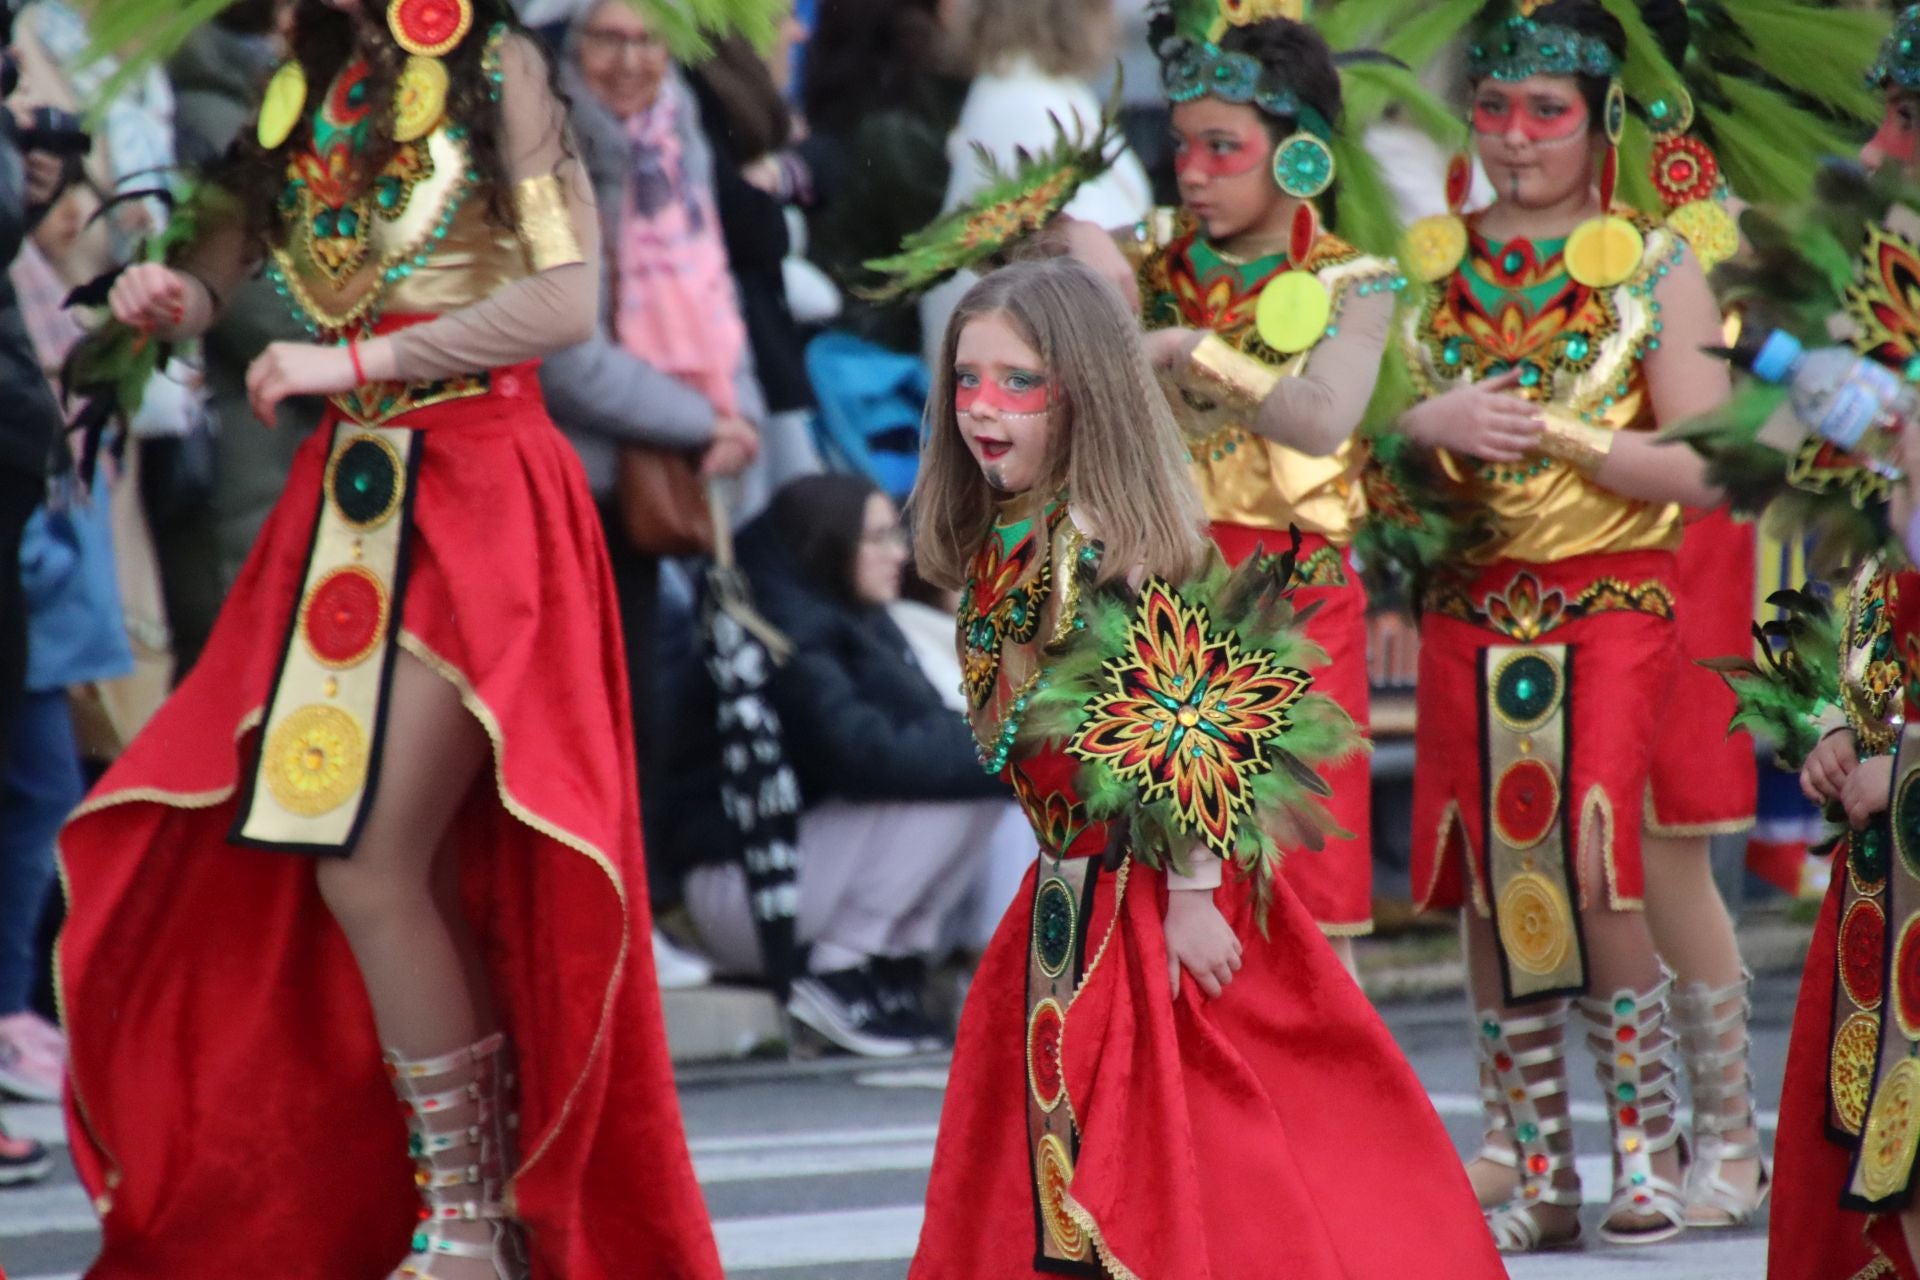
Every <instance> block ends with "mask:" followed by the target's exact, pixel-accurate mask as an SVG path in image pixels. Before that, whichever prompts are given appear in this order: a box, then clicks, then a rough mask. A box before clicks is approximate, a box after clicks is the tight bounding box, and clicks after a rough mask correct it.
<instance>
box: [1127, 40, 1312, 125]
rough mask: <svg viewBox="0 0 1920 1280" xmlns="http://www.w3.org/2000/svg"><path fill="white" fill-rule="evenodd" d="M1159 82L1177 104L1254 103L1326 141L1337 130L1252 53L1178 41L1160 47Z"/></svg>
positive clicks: (1205, 42)
mask: <svg viewBox="0 0 1920 1280" xmlns="http://www.w3.org/2000/svg"><path fill="white" fill-rule="evenodd" d="M1160 80H1161V84H1162V85H1163V86H1164V87H1165V88H1166V91H1167V97H1168V98H1169V99H1171V100H1172V101H1174V102H1192V101H1194V100H1195V99H1196V98H1204V97H1207V96H1208V95H1211V96H1213V97H1216V98H1219V99H1220V100H1221V101H1222V102H1235V103H1249V102H1250V103H1252V104H1253V105H1254V106H1256V107H1258V108H1259V109H1260V110H1262V111H1264V112H1266V113H1267V114H1268V115H1270V116H1283V117H1285V118H1286V119H1289V120H1297V121H1299V123H1300V127H1301V128H1303V129H1305V130H1306V131H1307V132H1308V133H1311V134H1313V135H1314V136H1315V137H1317V138H1319V139H1320V140H1321V141H1323V142H1331V141H1332V140H1333V125H1332V124H1331V123H1330V122H1329V121H1328V120H1327V118H1326V117H1325V116H1323V115H1321V114H1320V112H1319V110H1318V109H1316V108H1315V107H1313V106H1311V105H1309V104H1308V103H1306V102H1303V101H1301V99H1300V95H1299V94H1297V93H1295V92H1294V91H1293V90H1291V89H1288V88H1284V87H1280V86H1277V85H1275V84H1274V83H1273V82H1272V77H1270V76H1269V75H1268V74H1267V69H1266V68H1265V67H1263V66H1261V65H1260V60H1259V59H1258V58H1255V57H1254V56H1253V55H1252V54H1247V53H1240V52H1238V51H1235V52H1228V51H1227V50H1225V49H1222V48H1221V47H1220V46H1219V45H1217V44H1214V43H1213V42H1212V41H1210V40H1192V39H1188V38H1187V37H1185V36H1176V37H1175V38H1173V39H1172V40H1169V41H1167V42H1166V43H1165V44H1163V45H1162V46H1161V48H1160ZM1263 81H1265V83H1262V82H1263Z"/></svg>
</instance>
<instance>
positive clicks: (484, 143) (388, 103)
mask: <svg viewBox="0 0 1920 1280" xmlns="http://www.w3.org/2000/svg"><path fill="white" fill-rule="evenodd" d="M362 3H363V4H368V5H377V0H362ZM469 3H471V4H472V6H473V11H474V12H473V25H472V27H471V28H470V29H469V30H468V32H467V34H466V36H465V37H464V38H463V39H462V40H461V41H460V43H459V44H458V45H457V46H455V47H454V48H453V49H452V50H451V51H449V52H448V53H447V54H446V55H445V56H444V57H443V58H442V61H443V62H444V63H445V64H446V68H447V72H448V78H449V80H450V82H451V83H450V86H449V91H448V97H447V118H448V119H450V120H456V121H458V122H459V123H460V124H461V125H462V126H463V127H464V128H465V130H466V143H467V151H468V163H469V165H470V166H471V168H472V169H473V171H474V173H476V174H477V175H478V176H479V187H480V192H481V195H482V198H484V199H485V200H486V202H487V206H486V208H487V216H488V219H489V220H490V221H491V222H493V223H494V224H495V225H498V226H502V227H511V226H513V225H514V217H513V202H512V191H513V181H512V179H511V177H510V176H509V174H508V172H507V167H506V158H505V155H504V154H503V152H504V148H503V142H502V138H501V117H500V110H499V107H498V106H497V105H495V103H494V101H493V92H494V90H493V84H492V81H491V79H490V78H489V75H488V72H487V68H486V67H485V66H484V65H483V62H484V60H485V56H486V48H487V42H488V36H489V34H490V33H491V32H492V31H494V29H495V28H496V27H498V26H500V25H501V24H505V25H506V27H507V29H508V31H509V32H518V33H520V34H521V35H522V36H524V38H526V39H527V40H528V41H529V42H531V43H532V44H533V46H534V47H535V48H536V49H539V51H540V56H541V59H542V61H543V63H544V64H545V66H546V69H547V83H548V87H549V89H550V91H551V92H552V93H553V95H554V97H555V99H556V101H557V102H558V103H559V104H560V108H559V109H560V110H564V109H565V104H566V97H565V95H564V94H563V93H561V91H560V84H559V76H558V68H557V66H556V65H555V64H554V60H553V59H552V58H551V57H550V56H548V54H547V52H546V50H545V48H544V47H543V46H541V45H540V43H539V40H538V38H537V37H535V36H533V35H532V33H531V32H529V31H528V30H527V28H526V27H525V26H523V25H522V24H521V23H520V21H519V19H518V18H516V17H515V16H514V12H513V9H512V7H511V5H509V4H508V3H507V0H469ZM383 8H384V6H377V7H376V8H375V9H374V12H375V14H378V13H379V12H380V11H381V10H382V9H383ZM370 25H372V27H373V29H375V30H377V31H378V32H379V33H380V35H379V37H378V38H376V39H374V40H372V41H370V42H368V44H367V46H366V47H364V48H358V47H357V45H356V40H355V32H354V26H355V18H354V16H353V15H352V14H349V13H345V12H342V11H341V10H339V9H335V8H332V7H330V6H328V5H326V4H323V3H321V0H298V8H297V9H296V11H295V14H294V20H293V32H292V36H291V38H290V41H289V43H290V44H291V46H292V54H293V58H294V59H295V60H296V61H298V62H299V64H300V67H301V70H303V71H304V72H306V77H307V110H306V111H305V112H303V114H302V118H301V120H300V122H299V123H298V124H297V125H296V126H295V127H294V130H293V132H292V133H291V134H290V135H289V136H288V137H287V139H286V140H285V141H284V142H282V143H281V144H280V145H279V146H277V147H273V148H267V147H262V146H261V145H260V142H259V139H258V138H257V137H256V136H255V134H254V131H253V130H252V129H250V128H249V129H243V130H241V132H240V134H239V136H238V137H236V138H235V139H234V141H233V145H232V146H230V147H229V148H228V149H227V152H226V154H225V156H223V157H222V158H221V160H220V161H219V162H218V163H217V164H216V165H215V167H214V170H213V172H212V174H211V175H210V178H211V180H212V181H213V182H214V183H215V184H216V185H217V186H219V187H221V188H222V189H224V190H225V191H227V192H229V193H231V194H232V195H234V196H235V197H237V202H238V205H239V208H240V210H241V211H242V213H243V214H244V216H245V218H246V224H245V230H246V235H247V240H248V242H249V244H251V245H253V246H254V247H256V248H265V247H267V246H271V245H277V244H280V243H282V242H283V241H284V239H285V236H286V233H287V227H286V224H285V220H284V219H283V218H281V217H280V215H279V209H280V197H281V194H282V192H283V191H284V189H285V187H286V181H287V164H288V157H289V156H291V155H292V154H294V153H295V151H296V149H297V148H300V147H303V146H306V145H308V144H309V143H310V142H311V139H312V135H313V122H312V113H313V107H314V106H315V105H316V104H317V103H318V102H319V97H318V95H320V94H324V93H326V92H327V91H328V88H329V87H330V86H331V85H332V84H333V82H334V78H335V77H336V76H338V75H339V74H340V71H341V69H342V68H344V67H345V66H347V64H348V63H349V62H350V61H351V60H352V59H353V58H354V57H355V55H356V52H357V53H358V54H359V55H360V56H363V57H364V58H365V59H366V62H367V79H366V92H367V111H368V123H369V137H368V146H367V149H366V151H364V152H363V153H362V154H361V156H360V167H361V172H360V173H359V174H358V175H356V176H357V178H358V179H359V180H360V181H363V182H370V181H371V180H372V179H373V177H374V175H376V174H378V173H379V172H380V171H381V170H382V169H384V168H385V167H386V165H387V162H388V161H389V160H391V159H392V158H393V154H394V150H395V148H396V146H397V145H398V144H396V143H395V142H394V139H393V94H394V88H395V86H396V85H397V84H398V82H399V79H400V71H401V69H402V68H403V67H405V65H406V62H407V53H406V51H405V50H404V49H402V48H401V47H400V46H399V45H398V44H395V43H394V41H393V39H392V38H391V36H389V35H387V33H386V24H385V22H384V21H382V20H380V19H379V18H378V17H376V18H375V20H374V23H373V24H370ZM565 145H568V144H566V143H565V142H564V140H563V146H565ZM569 154H571V152H570V151H569Z"/></svg>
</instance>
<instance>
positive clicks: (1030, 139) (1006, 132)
mask: <svg viewBox="0 0 1920 1280" xmlns="http://www.w3.org/2000/svg"><path fill="white" fill-rule="evenodd" d="M1118 31H1119V26H1118V22H1117V21H1116V19H1115V16H1114V0H972V4H971V5H970V6H969V7H968V9H967V11H966V16H965V17H964V18H963V19H962V20H961V24H960V30H959V32H958V36H959V39H958V41H957V43H958V45H959V47H960V51H961V54H962V56H963V57H964V59H965V61H966V65H967V67H968V69H969V70H971V71H972V73H973V84H972V87H971V88H969V89H968V90H967V100H966V104H965V105H964V106H962V107H961V109H960V120H959V122H958V123H957V124H955V125H954V127H953V133H952V134H950V135H949V136H948V138H947V161H948V163H949V164H950V165H951V166H952V174H951V176H950V177H949V178H948V179H947V195H946V202H945V203H944V204H943V205H942V206H941V208H942V209H943V210H951V209H957V208H959V207H960V206H961V205H963V204H965V203H967V201H969V200H972V199H973V198H974V197H975V196H977V195H978V194H979V193H980V192H981V191H982V190H983V189H984V188H985V187H986V185H987V175H986V173H985V172H984V171H983V170H982V167H981V164H980V161H979V157H978V155H977V152H978V151H979V150H981V149H984V150H985V151H986V153H987V154H988V155H990V156H992V157H993V158H994V160H995V161H997V162H998V163H999V164H1000V165H1002V166H1003V167H1005V168H1009V169H1011V168H1012V167H1013V165H1014V163H1015V161H1016V160H1017V158H1018V153H1019V152H1021V151H1023V150H1024V151H1026V152H1028V153H1030V154H1036V155H1037V154H1040V153H1043V152H1045V151H1046V150H1047V149H1048V148H1049V147H1051V146H1053V145H1054V142H1055V140H1056V139H1057V138H1058V137H1059V133H1058V130H1057V129H1056V128H1055V123H1054V122H1055V121H1058V122H1059V128H1064V129H1066V130H1067V131H1068V133H1069V134H1071V133H1073V132H1075V131H1076V130H1079V131H1084V133H1085V135H1086V136H1087V137H1092V136H1093V134H1094V132H1095V131H1097V130H1098V129H1099V128H1100V116H1101V110H1102V108H1101V97H1100V95H1099V94H1096V93H1095V92H1094V90H1093V87H1092V84H1091V83H1090V82H1091V81H1092V80H1093V78H1094V77H1097V76H1107V77H1110V76H1112V74H1113V65H1114V64H1113V59H1114V51H1115V48H1116V45H1117V43H1118ZM1152 210H1153V187H1152V184H1151V183H1150V182H1149V181H1148V180H1147V171H1146V170H1145V169H1144V168H1143V167H1141V164H1140V161H1139V160H1138V159H1137V158H1136V157H1135V156H1134V154H1133V152H1132V151H1131V150H1129V149H1125V148H1122V150H1121V152H1120V156H1119V158H1118V159H1117V160H1116V161H1115V162H1114V165H1113V167H1112V168H1111V169H1108V170H1107V171H1106V172H1105V173H1103V174H1101V175H1100V176H1099V177H1098V178H1096V179H1094V180H1093V181H1092V182H1089V183H1087V184H1086V185H1085V186H1083V187H1081V188H1080V190H1079V191H1078V192H1076V193H1075V195H1074V197H1073V199H1072V201H1070V202H1069V203H1068V205H1067V208H1066V212H1067V213H1069V214H1071V215H1072V216H1074V217H1076V218H1084V219H1086V220H1087V221H1089V222H1091V223H1093V224H1094V225H1095V226H1099V227H1130V226H1132V225H1133V224H1134V223H1136V222H1139V221H1140V220H1141V219H1143V218H1145V217H1146V216H1147V215H1148V214H1149V213H1150V212H1152ZM978 281H979V277H978V276H977V275H975V274H974V273H973V272H971V271H962V272H961V273H960V274H959V275H957V276H955V277H954V278H953V279H952V280H949V281H947V282H946V283H945V284H943V285H941V286H940V287H939V288H936V289H934V290H932V291H931V292H930V293H928V294H927V296H926V297H925V298H923V299H922V300H921V303H920V328H921V332H922V333H923V334H924V335H925V339H926V355H927V358H928V359H929V360H933V359H937V358H938V353H939V349H940V339H941V336H942V335H943V334H945V333H946V331H947V316H948V315H949V314H951V313H952V311H953V308H954V306H955V304H957V303H958V302H959V301H960V298H961V296H962V295H963V294H965V293H966V291H967V290H968V289H971V288H972V287H973V286H974V284H975V283H977V282H978Z"/></svg>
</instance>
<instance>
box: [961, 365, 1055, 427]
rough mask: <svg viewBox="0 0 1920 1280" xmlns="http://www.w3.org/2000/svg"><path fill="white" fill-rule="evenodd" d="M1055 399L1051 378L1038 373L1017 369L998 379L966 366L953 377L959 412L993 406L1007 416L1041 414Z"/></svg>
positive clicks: (966, 412)
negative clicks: (1018, 370) (1049, 384)
mask: <svg viewBox="0 0 1920 1280" xmlns="http://www.w3.org/2000/svg"><path fill="white" fill-rule="evenodd" d="M1051 400H1052V395H1051V393H1050V389H1049V387H1048V385H1047V381H1046V379H1044V378H1042V377H1040V376H1039V375H1038V374H1033V373H1019V372H1014V373H1009V374H1008V375H1007V376H1006V378H1005V379H1004V380H1003V381H999V382H994V381H991V380H986V379H983V378H981V376H980V375H979V374H977V373H974V372H972V371H971V370H963V371H961V372H958V373H956V374H954V377H953V408H954V412H956V413H959V414H971V413H973V412H974V411H975V410H976V409H979V408H991V409H996V410H998V411H999V414H1000V416H1001V417H1003V418H1037V417H1039V416H1041V415H1042V414H1044V413H1046V412H1047V409H1048V406H1049V404H1050V402H1051Z"/></svg>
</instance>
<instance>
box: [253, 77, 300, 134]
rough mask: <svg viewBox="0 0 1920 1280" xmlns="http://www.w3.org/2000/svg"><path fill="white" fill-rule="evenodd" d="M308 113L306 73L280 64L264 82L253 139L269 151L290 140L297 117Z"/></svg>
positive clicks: (297, 120)
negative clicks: (255, 138)
mask: <svg viewBox="0 0 1920 1280" xmlns="http://www.w3.org/2000/svg"><path fill="white" fill-rule="evenodd" d="M306 109H307V73H306V72H305V71H303V70H301V69H300V64H299V63H298V62H294V61H288V62H283V63H281V64H280V69H279V70H278V71H276V72H274V73H273V79H271V80H269V81H267V92H266V96H265V97H263V98H262V99H261V100H260V117H259V119H258V120H256V121H255V122H254V136H255V137H257V138H258V139H259V140H260V145H261V146H263V147H265V148H266V149H267V150H269V151H271V150H273V149H274V148H275V147H277V146H279V145H280V144H281V143H283V142H285V141H286V140H287V139H288V138H290V137H292V136H293V127H294V126H295V125H297V124H299V123H300V113H301V112H303V111H305V110H306Z"/></svg>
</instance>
